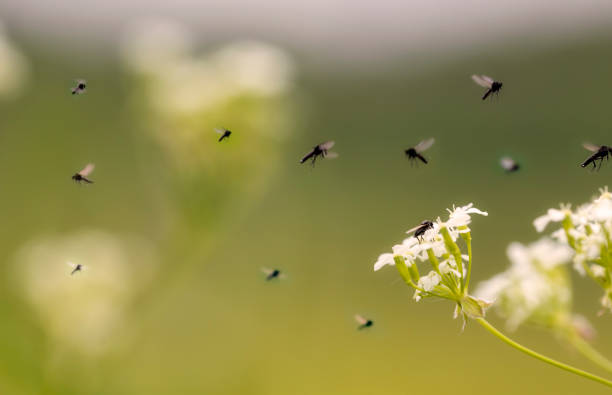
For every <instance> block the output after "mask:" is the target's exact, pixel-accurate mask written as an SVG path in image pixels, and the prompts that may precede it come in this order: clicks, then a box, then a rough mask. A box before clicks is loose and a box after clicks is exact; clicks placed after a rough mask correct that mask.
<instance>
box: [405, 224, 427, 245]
mask: <svg viewBox="0 0 612 395" xmlns="http://www.w3.org/2000/svg"><path fill="white" fill-rule="evenodd" d="M433 227H434V224H433V222H431V221H428V220H425V221H423V222H421V223H420V224H419V225H418V226H415V227H414V228H412V229H410V230H408V231H407V232H406V233H412V232H414V237H416V239H417V240H418V241H419V243H420V242H422V241H424V240H425V239H424V237H425V232H427V231H428V230H429V229H433Z"/></svg>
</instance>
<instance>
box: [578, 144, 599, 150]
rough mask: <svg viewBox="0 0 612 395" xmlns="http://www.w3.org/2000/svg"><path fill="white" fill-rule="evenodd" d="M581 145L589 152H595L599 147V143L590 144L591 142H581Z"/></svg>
mask: <svg viewBox="0 0 612 395" xmlns="http://www.w3.org/2000/svg"><path fill="white" fill-rule="evenodd" d="M582 146H583V147H584V148H585V149H587V150H589V151H591V152H597V151H599V148H601V147H600V146H599V145H595V144H591V143H584V144H582Z"/></svg>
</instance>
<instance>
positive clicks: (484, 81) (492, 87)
mask: <svg viewBox="0 0 612 395" xmlns="http://www.w3.org/2000/svg"><path fill="white" fill-rule="evenodd" d="M472 80H474V82H475V83H477V84H478V85H480V86H482V87H483V88H487V91H486V92H485V94H484V96H483V97H482V100H485V99H486V98H487V97H489V95H490V94H491V93H496V94H497V93H499V91H500V90H501V88H502V85H503V84H502V83H501V82H499V81H495V80H494V79H493V78H491V77H487V76H486V75H476V74H474V75H472Z"/></svg>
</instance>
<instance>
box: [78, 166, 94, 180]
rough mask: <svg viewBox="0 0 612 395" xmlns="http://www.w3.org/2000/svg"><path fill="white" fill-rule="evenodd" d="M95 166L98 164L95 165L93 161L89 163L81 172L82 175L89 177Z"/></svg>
mask: <svg viewBox="0 0 612 395" xmlns="http://www.w3.org/2000/svg"><path fill="white" fill-rule="evenodd" d="M95 168H96V165H94V164H93V163H88V164H87V166H85V167H84V168H83V170H81V171H80V172H79V174H80V175H81V177H87V176H88V175H90V174H91V172H92V171H94V169H95Z"/></svg>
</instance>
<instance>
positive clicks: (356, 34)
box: [0, 0, 612, 59]
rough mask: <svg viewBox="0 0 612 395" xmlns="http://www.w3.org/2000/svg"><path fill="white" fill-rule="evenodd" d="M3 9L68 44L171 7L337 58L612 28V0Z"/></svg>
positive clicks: (541, 39) (281, 0)
mask: <svg viewBox="0 0 612 395" xmlns="http://www.w3.org/2000/svg"><path fill="white" fill-rule="evenodd" d="M0 15H1V16H0V19H1V20H4V21H5V23H7V25H8V26H9V27H10V29H15V30H18V31H19V32H20V33H24V32H25V33H27V34H28V35H29V36H31V37H34V38H35V39H40V40H51V41H53V40H56V41H57V42H58V43H61V44H62V45H65V43H71V42H73V43H78V42H89V43H90V44H96V43H105V44H111V45H112V43H113V42H116V39H117V37H118V35H119V34H120V33H121V32H122V31H124V30H125V28H126V27H127V26H128V25H129V22H130V21H131V20H133V19H134V18H139V17H152V16H155V17H157V16H163V17H167V18H174V19H177V20H179V21H182V22H184V23H185V24H186V27H187V28H188V29H189V30H192V31H194V32H196V33H197V34H198V36H199V37H200V38H201V39H203V41H206V40H209V41H218V40H225V39H233V38H244V37H250V38H261V39H267V40H271V41H273V42H276V43H280V44H288V45H291V46H293V47H296V48H299V49H300V50H304V51H306V53H309V52H310V51H313V53H318V54H321V55H322V56H326V57H331V58H332V59H333V58H337V59H364V58H368V59H378V58H381V57H386V56H393V55H394V54H396V53H397V51H398V50H402V51H412V50H415V51H423V50H426V51H431V52H432V53H437V52H438V53H444V52H445V51H451V52H452V51H455V50H465V48H466V47H471V46H478V45H480V44H483V43H489V42H492V41H496V40H500V39H519V40H520V39H523V38H530V39H529V40H528V41H527V40H526V44H534V43H535V44H537V43H549V42H550V41H555V40H572V39H579V38H580V37H582V36H584V35H585V34H589V33H593V32H596V31H610V30H612V0H461V1H458V0H404V1H402V0H377V1H360V0H308V1H291V0H257V1H256V0H223V1H210V0H199V1H198V0H106V1H103V0H1V1H0ZM533 38H535V40H533Z"/></svg>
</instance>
